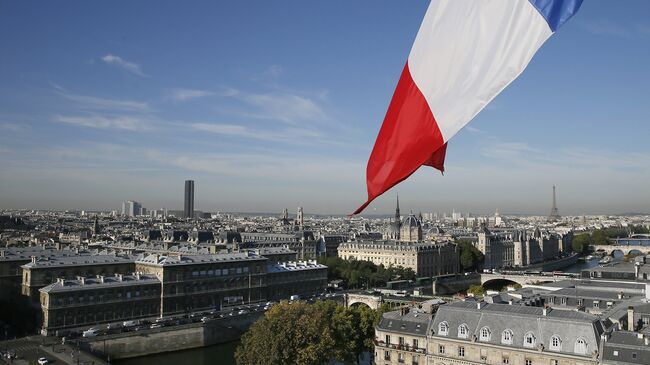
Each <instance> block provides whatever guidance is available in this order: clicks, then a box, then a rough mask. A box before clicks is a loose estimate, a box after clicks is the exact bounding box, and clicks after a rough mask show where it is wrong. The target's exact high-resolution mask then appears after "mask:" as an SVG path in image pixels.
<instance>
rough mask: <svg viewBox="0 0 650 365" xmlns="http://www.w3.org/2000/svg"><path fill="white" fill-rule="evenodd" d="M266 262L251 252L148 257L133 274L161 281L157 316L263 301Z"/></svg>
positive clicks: (137, 265) (143, 259) (138, 264)
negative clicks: (159, 311) (155, 277)
mask: <svg viewBox="0 0 650 365" xmlns="http://www.w3.org/2000/svg"><path fill="white" fill-rule="evenodd" d="M266 261H267V259H266V258H264V257H262V256H258V255H255V254H253V253H249V252H246V253H228V254H216V255H200V256H183V255H174V256H163V255H149V256H147V257H144V258H142V259H139V260H136V262H135V271H137V272H142V273H146V274H153V275H156V276H157V277H158V278H159V280H161V281H162V298H161V315H169V314H175V313H182V312H188V311H196V310H202V309H215V308H222V307H224V306H229V305H236V304H241V303H244V302H258V301H261V300H263V299H264V287H265V286H266V281H265V280H266Z"/></svg>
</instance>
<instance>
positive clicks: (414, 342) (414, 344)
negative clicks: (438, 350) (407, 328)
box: [413, 338, 418, 349]
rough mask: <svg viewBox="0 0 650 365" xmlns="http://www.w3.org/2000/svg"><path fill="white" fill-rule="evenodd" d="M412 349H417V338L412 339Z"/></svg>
mask: <svg viewBox="0 0 650 365" xmlns="http://www.w3.org/2000/svg"><path fill="white" fill-rule="evenodd" d="M413 348H414V349H416V348H418V340H417V338H414V339H413Z"/></svg>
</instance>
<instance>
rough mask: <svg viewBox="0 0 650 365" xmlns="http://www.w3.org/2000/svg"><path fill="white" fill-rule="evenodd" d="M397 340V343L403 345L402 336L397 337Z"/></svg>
mask: <svg viewBox="0 0 650 365" xmlns="http://www.w3.org/2000/svg"><path fill="white" fill-rule="evenodd" d="M397 341H398V342H397V343H399V345H400V346H404V337H402V336H400V337H399V338H398V339H397Z"/></svg>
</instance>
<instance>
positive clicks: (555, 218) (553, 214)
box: [548, 185, 560, 222]
mask: <svg viewBox="0 0 650 365" xmlns="http://www.w3.org/2000/svg"><path fill="white" fill-rule="evenodd" d="M548 220H549V221H550V222H555V221H558V220H560V213H558V211H557V203H556V201H555V185H553V207H551V214H550V215H549V216H548Z"/></svg>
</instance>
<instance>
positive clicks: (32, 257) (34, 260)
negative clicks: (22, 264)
mask: <svg viewBox="0 0 650 365" xmlns="http://www.w3.org/2000/svg"><path fill="white" fill-rule="evenodd" d="M31 259H32V264H35V263H36V256H31Z"/></svg>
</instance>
